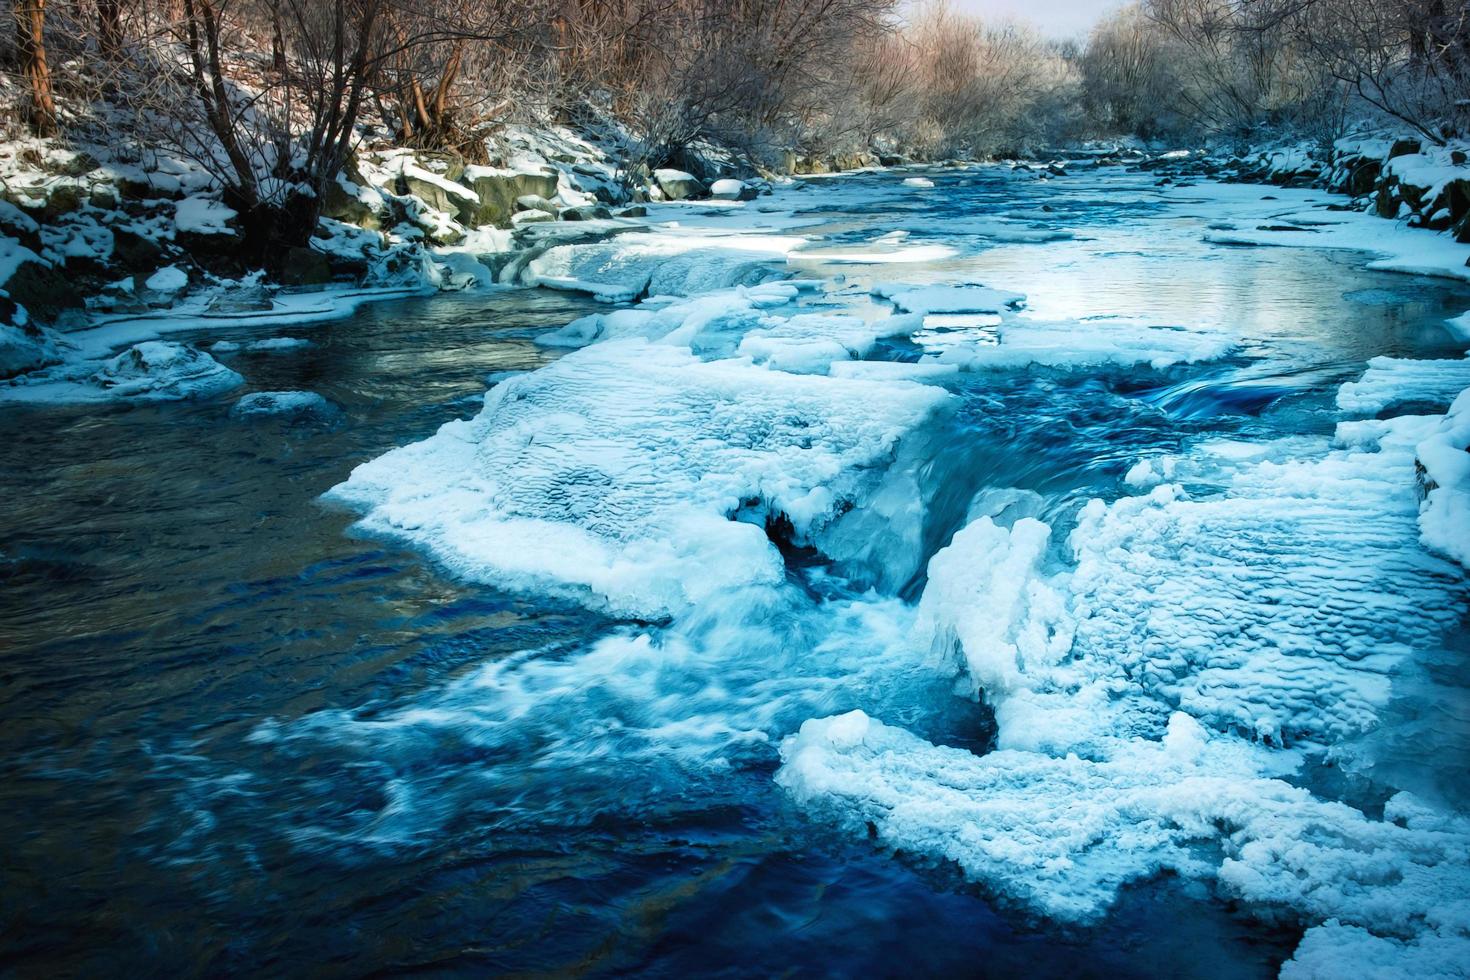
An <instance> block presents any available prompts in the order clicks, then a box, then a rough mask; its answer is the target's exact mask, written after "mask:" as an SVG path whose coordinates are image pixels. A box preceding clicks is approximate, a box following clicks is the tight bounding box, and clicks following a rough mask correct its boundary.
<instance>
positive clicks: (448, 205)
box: [398, 162, 480, 227]
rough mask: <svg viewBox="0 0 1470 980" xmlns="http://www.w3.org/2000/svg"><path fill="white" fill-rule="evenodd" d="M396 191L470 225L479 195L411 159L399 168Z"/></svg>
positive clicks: (478, 201)
mask: <svg viewBox="0 0 1470 980" xmlns="http://www.w3.org/2000/svg"><path fill="white" fill-rule="evenodd" d="M398 192H399V193H400V194H409V195H412V196H413V197H416V198H418V199H419V200H421V201H423V202H424V203H425V204H427V205H428V206H429V207H431V208H433V209H434V210H435V211H442V212H444V213H445V214H449V215H453V216H454V218H455V220H457V221H459V222H461V223H462V224H465V225H469V226H471V227H472V226H473V225H474V224H475V219H476V216H477V214H478V213H479V209H480V197H479V195H478V194H476V193H475V192H474V191H473V190H471V189H470V188H468V187H466V186H464V185H463V184H458V183H455V182H454V181H452V180H449V179H448V178H446V177H441V176H439V175H438V174H436V173H432V172H430V171H428V170H425V169H424V168H422V167H419V166H416V165H414V164H412V163H407V162H405V163H404V164H403V169H402V170H401V171H400V172H399V175H398Z"/></svg>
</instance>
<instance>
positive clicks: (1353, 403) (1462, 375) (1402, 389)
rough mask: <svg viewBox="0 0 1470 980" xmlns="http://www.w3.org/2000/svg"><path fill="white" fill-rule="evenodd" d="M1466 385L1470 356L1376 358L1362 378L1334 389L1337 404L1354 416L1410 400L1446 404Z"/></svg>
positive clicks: (1379, 410)
mask: <svg viewBox="0 0 1470 980" xmlns="http://www.w3.org/2000/svg"><path fill="white" fill-rule="evenodd" d="M1466 388H1470V358H1462V359H1448V360H1424V361H1416V360H1407V359H1404V358H1400V357H1375V358H1373V359H1372V360H1371V361H1369V362H1368V371H1367V373H1365V374H1364V375H1363V376H1362V378H1360V379H1358V380H1357V381H1349V382H1348V383H1347V384H1345V385H1343V386H1342V387H1341V388H1339V389H1338V390H1337V407H1338V408H1340V409H1342V410H1343V411H1345V412H1352V413H1354V414H1356V415H1373V414H1375V413H1377V412H1381V411H1383V410H1384V409H1387V408H1393V407H1394V406H1396V405H1405V404H1409V403H1411V402H1427V403H1431V404H1435V405H1448V404H1449V403H1450V402H1451V401H1452V400H1453V399H1454V397H1455V396H1456V395H1458V394H1459V393H1460V392H1461V391H1463V390H1465V389H1466Z"/></svg>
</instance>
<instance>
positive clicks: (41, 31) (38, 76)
mask: <svg viewBox="0 0 1470 980" xmlns="http://www.w3.org/2000/svg"><path fill="white" fill-rule="evenodd" d="M11 9H12V11H13V12H14V14H15V27H16V40H17V42H18V45H19V48H20V66H21V73H22V74H23V75H24V76H25V79H26V85H27V87H28V88H29V89H30V98H29V100H28V102H27V104H26V109H25V113H26V122H28V123H29V124H30V127H31V131H32V132H34V133H35V134H36V135H37V136H54V135H55V134H56V101H55V99H54V98H53V97H52V95H51V68H50V66H49V65H47V63H46V39H45V27H46V0H11Z"/></svg>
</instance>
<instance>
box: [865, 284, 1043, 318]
mask: <svg viewBox="0 0 1470 980" xmlns="http://www.w3.org/2000/svg"><path fill="white" fill-rule="evenodd" d="M872 292H873V295H874V296H881V297H882V298H884V299H886V300H888V301H889V302H891V303H893V305H894V306H896V307H898V308H899V309H900V310H903V311H904V312H906V313H1002V314H1003V313H1009V312H1011V311H1012V310H1013V309H1014V308H1016V307H1018V306H1020V305H1021V304H1022V303H1024V302H1025V301H1026V297H1025V296H1024V295H1023V294H1021V293H1012V292H1007V291H1005V290H1001V289H991V288H989V287H987V286H978V285H964V286H905V285H902V284H897V283H877V284H875V285H874V286H873V289H872Z"/></svg>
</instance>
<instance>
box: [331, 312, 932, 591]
mask: <svg viewBox="0 0 1470 980" xmlns="http://www.w3.org/2000/svg"><path fill="white" fill-rule="evenodd" d="M947 398H948V396H947V395H946V394H945V393H944V392H942V391H938V390H936V389H934V388H930V387H927V386H922V385H912V384H904V383H883V384H879V383H873V382H864V381H851V380H845V379H834V378H826V377H811V376H796V375H788V374H784V373H781V372H777V371H770V370H766V369H764V368H760V367H756V366H753V365H750V364H749V363H747V362H745V361H742V360H726V361H714V362H703V361H700V360H698V359H697V358H696V357H695V356H694V355H692V354H691V353H690V352H689V351H687V350H685V349H681V348H678V347H674V346H671V345H665V344H651V343H648V342H646V341H643V340H622V341H606V342H603V343H599V344H595V345H593V346H592V347H589V348H586V349H584V350H581V351H577V352H575V353H572V354H568V355H567V356H565V357H563V358H562V359H561V360H559V361H557V362H556V363H554V364H552V365H550V366H548V367H546V368H543V369H541V370H539V371H536V372H534V373H532V374H529V375H523V376H521V377H517V378H512V379H510V380H507V381H505V382H502V383H501V384H498V385H496V386H495V387H494V388H493V389H491V391H490V393H489V395H488V396H487V397H486V400H485V408H484V410H483V411H482V412H481V413H480V414H479V415H478V416H477V417H475V418H474V419H471V420H468V421H457V422H451V423H449V424H447V425H446V426H444V427H443V428H442V429H440V430H439V432H438V433H437V434H436V435H434V436H433V437H431V438H429V439H427V440H425V441H423V442H420V443H416V444H414V445H411V446H407V447H404V448H402V449H398V450H395V451H393V452H391V453H388V454H387V455H385V456H382V457H380V458H378V459H376V460H373V461H371V462H368V463H365V464H363V465H362V466H359V467H358V468H357V469H355V470H354V471H353V473H352V475H351V477H350V478H349V479H348V480H347V481H346V482H345V483H343V484H341V485H339V486H337V487H335V488H334V489H333V490H332V491H330V493H329V496H330V497H331V498H332V499H336V500H339V501H343V502H346V503H349V504H351V505H353V506H354V507H356V508H358V509H359V510H361V511H362V512H363V518H362V520H361V522H360V526H361V527H362V528H363V529H364V530H366V531H369V532H373V533H378V534H387V535H391V536H394V537H397V538H401V539H404V540H406V541H409V542H411V543H413V544H415V545H416V546H418V547H421V548H424V549H425V550H427V551H429V552H430V553H432V554H433V555H434V556H435V557H436V558H437V559H438V560H439V561H441V562H443V563H444V564H445V565H447V566H448V567H450V568H451V569H453V570H454V571H455V572H456V573H458V574H460V575H462V576H464V577H467V578H469V579H472V580H475V581H481V582H487V583H494V584H496V585H499V586H503V587H507V588H512V589H538V590H550V591H553V592H557V593H561V594H566V595H570V596H572V597H575V598H577V599H579V600H581V601H584V602H587V603H588V604H589V605H592V606H594V607H598V608H604V609H607V610H608V611H610V612H613V613H614V614H616V615H620V616H631V617H637V618H643V619H657V618H660V617H663V616H668V615H672V614H675V613H678V612H681V611H683V610H685V609H686V608H688V607H690V606H691V605H694V604H698V603H699V602H701V601H703V600H706V599H708V598H709V597H710V596H712V595H716V594H720V593H723V592H726V591H728V590H731V589H739V588H743V587H750V586H767V587H769V586H772V585H775V584H777V583H779V582H780V581H782V579H783V577H784V572H783V568H782V561H781V558H780V555H779V553H778V552H777V551H776V548H775V547H774V546H773V545H772V544H771V543H770V542H769V541H768V540H767V538H766V536H765V534H764V532H763V530H762V528H761V526H760V525H762V524H763V523H764V521H765V519H766V516H767V515H774V514H778V513H779V514H783V515H785V517H786V518H787V519H789V520H790V522H791V524H792V526H793V528H794V533H795V534H796V535H797V537H798V539H800V540H807V541H811V540H814V539H817V538H818V537H820V536H822V535H824V534H826V533H828V532H829V530H830V529H829V525H831V524H833V523H834V522H836V521H837V520H838V518H839V515H841V514H842V513H843V512H844V511H845V510H847V509H848V507H849V506H850V504H851V503H852V502H854V501H855V500H861V499H863V498H864V497H866V496H867V495H868V494H871V493H872V492H874V489H875V486H876V484H877V481H879V480H880V479H881V477H882V474H881V472H880V471H878V470H877V469H876V468H875V466H874V464H876V463H877V462H878V461H879V460H883V459H887V458H889V457H890V456H891V454H892V453H894V451H895V449H896V448H897V446H898V444H899V442H900V440H901V439H902V438H903V437H904V436H905V435H906V434H907V433H909V432H911V431H913V430H915V429H916V428H918V427H920V426H921V425H922V424H923V423H924V422H926V421H927V420H928V419H929V418H930V417H931V416H932V415H933V414H934V413H935V412H936V411H939V410H940V409H941V407H942V406H943V405H944V403H945V401H946V400H947ZM732 518H737V519H732ZM751 522H754V523H751Z"/></svg>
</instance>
